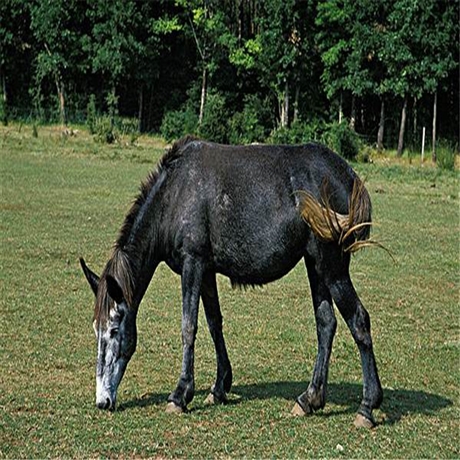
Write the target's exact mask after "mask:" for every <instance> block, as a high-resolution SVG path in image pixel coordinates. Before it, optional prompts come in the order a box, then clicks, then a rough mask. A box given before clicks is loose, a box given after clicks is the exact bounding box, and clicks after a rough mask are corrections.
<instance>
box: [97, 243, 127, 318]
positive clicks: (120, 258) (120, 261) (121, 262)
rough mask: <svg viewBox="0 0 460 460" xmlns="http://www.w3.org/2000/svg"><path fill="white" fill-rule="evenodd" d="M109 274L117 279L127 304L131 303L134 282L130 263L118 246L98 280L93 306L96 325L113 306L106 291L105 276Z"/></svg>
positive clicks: (107, 314) (106, 316)
mask: <svg viewBox="0 0 460 460" xmlns="http://www.w3.org/2000/svg"><path fill="white" fill-rule="evenodd" d="M109 275H110V276H111V277H113V278H115V279H116V280H117V281H118V283H119V285H120V287H121V289H122V290H123V294H124V296H125V300H126V301H127V303H128V306H130V305H132V300H133V291H134V283H133V273H132V268H131V263H130V261H129V258H128V255H127V254H126V253H125V252H123V251H122V250H120V249H118V248H114V251H113V254H112V257H111V258H110V259H109V261H108V262H107V265H106V266H105V269H104V272H103V273H102V275H101V278H100V280H99V287H98V290H97V296H96V304H95V307H94V320H95V321H96V322H97V324H98V325H99V323H100V322H101V321H106V320H107V318H108V316H109V313H110V309H111V308H112V306H113V300H112V299H111V298H110V296H109V294H108V292H107V276H109Z"/></svg>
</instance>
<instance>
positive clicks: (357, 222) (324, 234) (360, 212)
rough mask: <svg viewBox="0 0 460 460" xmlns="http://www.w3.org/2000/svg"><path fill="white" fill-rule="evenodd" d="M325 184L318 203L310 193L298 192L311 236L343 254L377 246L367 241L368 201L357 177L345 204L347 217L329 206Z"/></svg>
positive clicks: (369, 224) (369, 206)
mask: <svg viewBox="0 0 460 460" xmlns="http://www.w3.org/2000/svg"><path fill="white" fill-rule="evenodd" d="M326 189H327V184H326V183H323V186H322V187H321V202H322V203H321V202H320V201H318V200H317V199H316V198H315V197H314V196H313V195H312V194H311V193H309V192H305V191H302V192H300V193H301V204H300V213H301V216H302V218H303V219H304V220H305V222H306V223H307V224H308V225H309V226H310V228H311V229H312V231H313V233H314V234H315V235H316V236H317V237H318V238H319V239H320V240H322V241H325V242H335V243H337V244H338V245H340V246H341V247H342V248H343V250H344V251H346V252H356V251H358V250H359V249H361V248H363V247H366V246H381V245H380V243H378V242H376V241H372V240H369V236H370V231H371V226H372V219H371V210H372V206H371V199H370V197H369V193H368V192H367V190H366V188H365V187H364V184H363V182H362V181H361V180H359V179H358V178H356V179H355V181H354V183H353V189H352V192H351V195H350V198H349V202H348V214H340V213H338V212H336V211H334V210H333V209H332V207H331V206H330V202H329V198H328V193H327V190H326Z"/></svg>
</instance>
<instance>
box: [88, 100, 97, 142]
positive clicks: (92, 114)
mask: <svg viewBox="0 0 460 460" xmlns="http://www.w3.org/2000/svg"><path fill="white" fill-rule="evenodd" d="M96 119H97V110H96V96H95V95H94V94H91V95H90V96H89V101H88V105H87V106H86V126H87V127H88V131H89V133H90V134H95V133H96Z"/></svg>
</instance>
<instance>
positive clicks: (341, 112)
mask: <svg viewBox="0 0 460 460" xmlns="http://www.w3.org/2000/svg"><path fill="white" fill-rule="evenodd" d="M342 118H343V110H342V92H340V99H339V124H340V123H342Z"/></svg>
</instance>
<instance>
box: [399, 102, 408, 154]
mask: <svg viewBox="0 0 460 460" xmlns="http://www.w3.org/2000/svg"><path fill="white" fill-rule="evenodd" d="M406 117H407V96H405V97H404V105H403V108H402V112H401V125H400V127H399V139H398V153H397V156H398V157H401V156H402V153H403V148H404V131H405V129H406Z"/></svg>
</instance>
